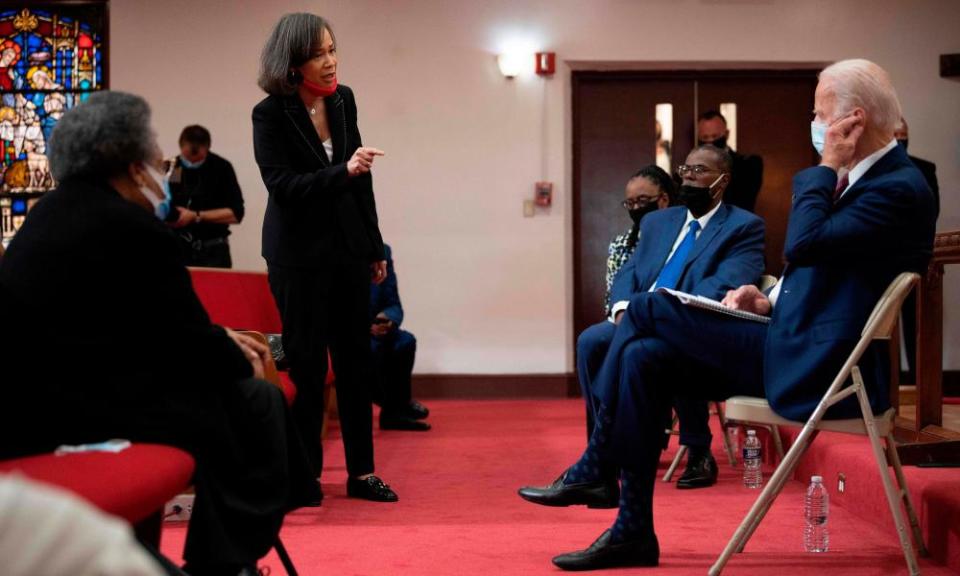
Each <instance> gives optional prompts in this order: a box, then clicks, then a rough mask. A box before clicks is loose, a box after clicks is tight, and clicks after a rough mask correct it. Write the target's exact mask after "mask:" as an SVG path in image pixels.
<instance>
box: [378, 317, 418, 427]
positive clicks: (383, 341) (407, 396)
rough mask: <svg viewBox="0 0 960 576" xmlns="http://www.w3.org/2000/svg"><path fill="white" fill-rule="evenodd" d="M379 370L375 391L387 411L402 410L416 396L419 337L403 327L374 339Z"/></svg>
mask: <svg viewBox="0 0 960 576" xmlns="http://www.w3.org/2000/svg"><path fill="white" fill-rule="evenodd" d="M370 350H371V352H372V354H373V366H374V369H375V371H376V379H375V382H376V387H375V390H374V394H375V396H376V399H377V400H378V401H379V402H380V406H382V407H383V410H384V412H388V413H389V412H391V411H397V410H402V409H403V408H405V407H407V406H408V405H409V404H410V400H411V399H412V397H413V394H412V392H411V383H410V376H411V374H412V373H413V363H414V361H415V360H416V357H417V339H416V338H415V337H414V336H413V334H411V333H409V332H407V331H406V330H400V329H399V328H398V329H396V330H393V331H391V332H390V333H388V334H386V335H385V336H382V337H377V338H370Z"/></svg>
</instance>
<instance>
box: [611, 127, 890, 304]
mask: <svg viewBox="0 0 960 576" xmlns="http://www.w3.org/2000/svg"><path fill="white" fill-rule="evenodd" d="M894 142H896V141H894ZM722 205H723V202H717V205H716V206H714V207H713V210H710V211H709V212H707V213H706V214H704V215H703V216H701V217H699V218H694V217H693V214H691V213H690V211H689V210H687V219H686V220H684V222H683V226H681V227H680V232H679V233H678V234H677V238H676V240H674V241H673V247H672V248H670V253H669V254H667V259H666V260H664V261H663V262H664V265H666V263H667V262H669V261H670V257H671V256H673V253H674V252H676V251H677V247H678V246H680V243H681V242H683V239H684V238H685V237H686V236H687V234H688V233H689V232H690V230H689V226H690V223H691V222H693V221H694V220H696V221H697V222H698V223H699V224H700V229H699V230H697V232H696V234H697V235H696V236H694V239H697V238H699V237H700V233H701V232H703V231H704V230H705V229H706V228H707V224H708V223H709V222H710V219H711V218H713V215H714V214H716V213H717V210H719V209H720V206H722ZM661 270H662V269H661ZM656 289H657V282H656V280H654V282H653V285H652V286H650V289H649V290H648V292H653V291H654V290H656ZM629 305H630V301H629V300H621V301H619V302H617V303H615V304H614V305H613V306H611V307H610V317H609V318H608V320H609V321H611V322H613V321H614V320H615V319H616V317H617V313H618V312H620V311H621V310H626V309H627V306H629Z"/></svg>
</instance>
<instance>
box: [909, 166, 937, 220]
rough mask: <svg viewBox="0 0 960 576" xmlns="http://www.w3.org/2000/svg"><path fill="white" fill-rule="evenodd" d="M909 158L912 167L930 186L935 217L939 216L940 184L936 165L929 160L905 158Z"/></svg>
mask: <svg viewBox="0 0 960 576" xmlns="http://www.w3.org/2000/svg"><path fill="white" fill-rule="evenodd" d="M907 157H908V158H910V161H911V162H913V165H914V166H916V167H917V170H919V171H920V173H921V174H923V179H924V180H926V181H927V185H928V186H930V191H931V192H933V200H934V205H935V206H936V209H937V215H939V214H940V184H939V183H938V182H937V165H936V164H934V163H933V162H930V161H929V160H924V159H923V158H917V157H916V156H907Z"/></svg>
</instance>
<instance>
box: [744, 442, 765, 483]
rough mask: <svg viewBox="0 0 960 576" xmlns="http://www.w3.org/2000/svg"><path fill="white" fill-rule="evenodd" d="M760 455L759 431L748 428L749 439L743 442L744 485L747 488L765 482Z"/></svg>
mask: <svg viewBox="0 0 960 576" xmlns="http://www.w3.org/2000/svg"><path fill="white" fill-rule="evenodd" d="M760 456H761V454H760V439H759V438H757V431H756V430H747V439H746V440H744V442H743V485H744V486H746V487H747V488H759V487H760V485H761V484H763V472H762V471H761V470H760Z"/></svg>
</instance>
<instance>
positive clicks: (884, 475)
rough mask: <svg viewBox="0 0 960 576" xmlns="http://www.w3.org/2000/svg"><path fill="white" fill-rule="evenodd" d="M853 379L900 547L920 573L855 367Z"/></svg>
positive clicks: (909, 564) (911, 567)
mask: <svg viewBox="0 0 960 576" xmlns="http://www.w3.org/2000/svg"><path fill="white" fill-rule="evenodd" d="M853 380H854V382H855V383H856V385H857V398H858V399H859V400H860V410H861V411H862V413H863V422H864V424H865V425H866V427H867V435H868V436H869V437H870V446H871V448H873V458H874V460H876V461H877V468H879V470H880V480H881V481H882V482H883V491H884V492H885V493H886V494H887V504H889V505H890V514H892V515H893V523H894V524H895V525H896V527H897V537H898V538H900V547H901V548H903V556H904V558H905V559H906V561H907V568H908V569H909V571H910V575H911V576H915V575H918V574H920V567H919V566H918V565H917V557H916V556H915V555H914V553H913V544H911V542H910V535H909V534H907V528H906V526H905V525H904V522H903V514H902V513H901V512H900V500H901V498H899V497H897V493H896V490H895V489H894V487H893V480H891V479H890V472H889V471H888V470H887V455H886V454H885V452H884V449H883V446H881V445H880V436H879V434H877V429H876V427H875V426H874V424H873V418H872V417H871V416H872V415H873V410H872V409H871V408H870V401H869V400H868V399H867V393H866V391H865V390H864V389H863V379H862V378H861V377H860V370H859V369H858V368H857V367H856V366H854V367H853Z"/></svg>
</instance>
